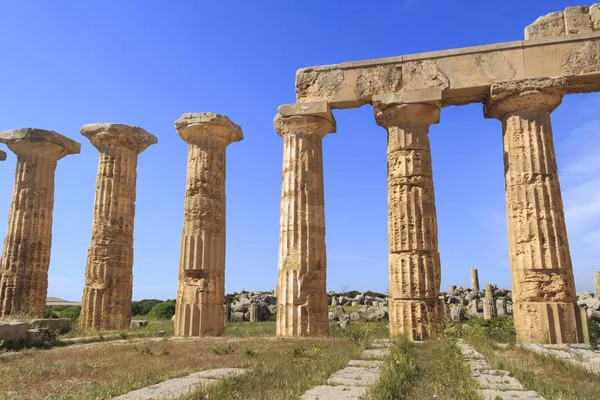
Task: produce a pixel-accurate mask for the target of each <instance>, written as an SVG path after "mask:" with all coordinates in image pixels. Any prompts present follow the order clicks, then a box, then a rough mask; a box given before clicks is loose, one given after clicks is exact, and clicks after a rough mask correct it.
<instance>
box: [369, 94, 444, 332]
mask: <svg viewBox="0 0 600 400" xmlns="http://www.w3.org/2000/svg"><path fill="white" fill-rule="evenodd" d="M406 97H410V96H406ZM418 97H419V96H417V98H418ZM374 100H375V101H374V106H375V117H376V119H377V124H378V125H381V126H383V127H384V128H386V130H387V132H388V207H389V211H388V243H389V290H390V304H389V314H390V334H391V335H397V334H399V333H403V334H405V335H406V336H407V337H408V338H409V339H410V340H422V339H426V338H427V337H428V336H430V334H431V332H432V330H435V329H436V328H439V327H441V324H442V323H443V309H442V307H441V303H440V301H439V300H438V295H439V291H440V279H441V270H440V256H439V253H438V239H437V220H436V213H435V198H434V192H433V175H432V168H431V152H430V147H429V137H428V136H427V134H428V132H429V127H430V126H431V124H434V123H437V122H438V121H439V117H440V102H439V100H432V101H428V102H418V103H402V101H403V98H402V97H401V96H400V95H397V97H394V96H389V95H388V96H387V97H386V96H377V97H376V98H375V99H374Z"/></svg>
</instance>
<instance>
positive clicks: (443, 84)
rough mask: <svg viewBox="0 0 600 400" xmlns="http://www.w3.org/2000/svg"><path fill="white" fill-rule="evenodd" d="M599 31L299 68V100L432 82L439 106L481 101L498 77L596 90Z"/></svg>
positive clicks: (341, 103)
mask: <svg viewBox="0 0 600 400" xmlns="http://www.w3.org/2000/svg"><path fill="white" fill-rule="evenodd" d="M598 60H600V32H591V33H586V34H580V35H569V36H563V37H551V38H542V39H535V40H521V41H516V42H507V43H498V44H492V45H485V46H475V47H466V48H460V49H452V50H443V51H435V52H429V53H421V54H413V55H406V56H399V57H390V58H379V59H374V60H365V61H356V62H345V63H340V64H334V65H325V66H316V67H308V68H302V69H299V70H298V72H297V73H296V99H297V102H298V103H305V102H315V101H327V102H328V103H329V106H330V107H331V108H355V107H360V106H361V105H364V104H371V103H372V102H373V97H374V96H376V95H378V94H384V93H397V92H411V91H420V90H423V89H428V88H437V89H439V90H441V92H442V99H441V101H442V107H446V106H450V105H462V104H468V103H483V102H484V101H485V100H486V98H487V96H488V93H489V89H490V86H491V85H492V84H494V83H497V82H507V81H513V80H523V79H530V78H543V77H565V78H567V85H566V88H565V89H566V93H580V92H591V91H600V62H598Z"/></svg>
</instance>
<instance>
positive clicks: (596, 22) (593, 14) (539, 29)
mask: <svg viewBox="0 0 600 400" xmlns="http://www.w3.org/2000/svg"><path fill="white" fill-rule="evenodd" d="M596 31H600V3H596V4H592V5H591V6H589V7H587V6H575V7H567V8H566V9H565V10H564V11H556V12H551V13H549V14H546V15H544V16H541V17H539V18H538V19H536V20H535V21H534V22H533V24H531V25H529V26H528V27H527V28H525V40H531V39H539V38H545V37H556V36H566V35H581V34H583V33H591V32H596Z"/></svg>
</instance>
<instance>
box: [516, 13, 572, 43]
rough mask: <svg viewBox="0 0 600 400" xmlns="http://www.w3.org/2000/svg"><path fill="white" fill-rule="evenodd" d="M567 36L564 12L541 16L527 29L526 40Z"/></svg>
mask: <svg viewBox="0 0 600 400" xmlns="http://www.w3.org/2000/svg"><path fill="white" fill-rule="evenodd" d="M565 34H566V28H565V16H564V14H563V13H562V11H557V12H552V13H549V14H548V15H544V16H541V17H539V18H538V19H536V20H535V21H534V22H533V23H532V24H531V25H529V26H527V27H526V28H525V40H531V39H539V38H543V37H550V36H564V35H565Z"/></svg>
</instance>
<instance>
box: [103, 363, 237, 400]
mask: <svg viewBox="0 0 600 400" xmlns="http://www.w3.org/2000/svg"><path fill="white" fill-rule="evenodd" d="M244 372H245V371H244V370H243V369H241V368H219V369H211V370H208V371H201V372H195V373H193V374H191V375H188V376H184V377H181V378H175V379H169V380H168V381H164V382H161V383H157V384H156V385H152V386H148V387H145V388H142V389H139V390H134V391H133V392H129V393H127V394H124V395H121V396H117V397H114V398H113V400H163V399H178V398H180V397H181V396H183V395H184V394H188V393H191V392H193V391H194V390H196V388H197V387H198V386H200V385H202V386H210V385H215V384H216V383H217V382H219V379H222V378H225V377H228V376H232V375H240V374H243V373H244Z"/></svg>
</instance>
